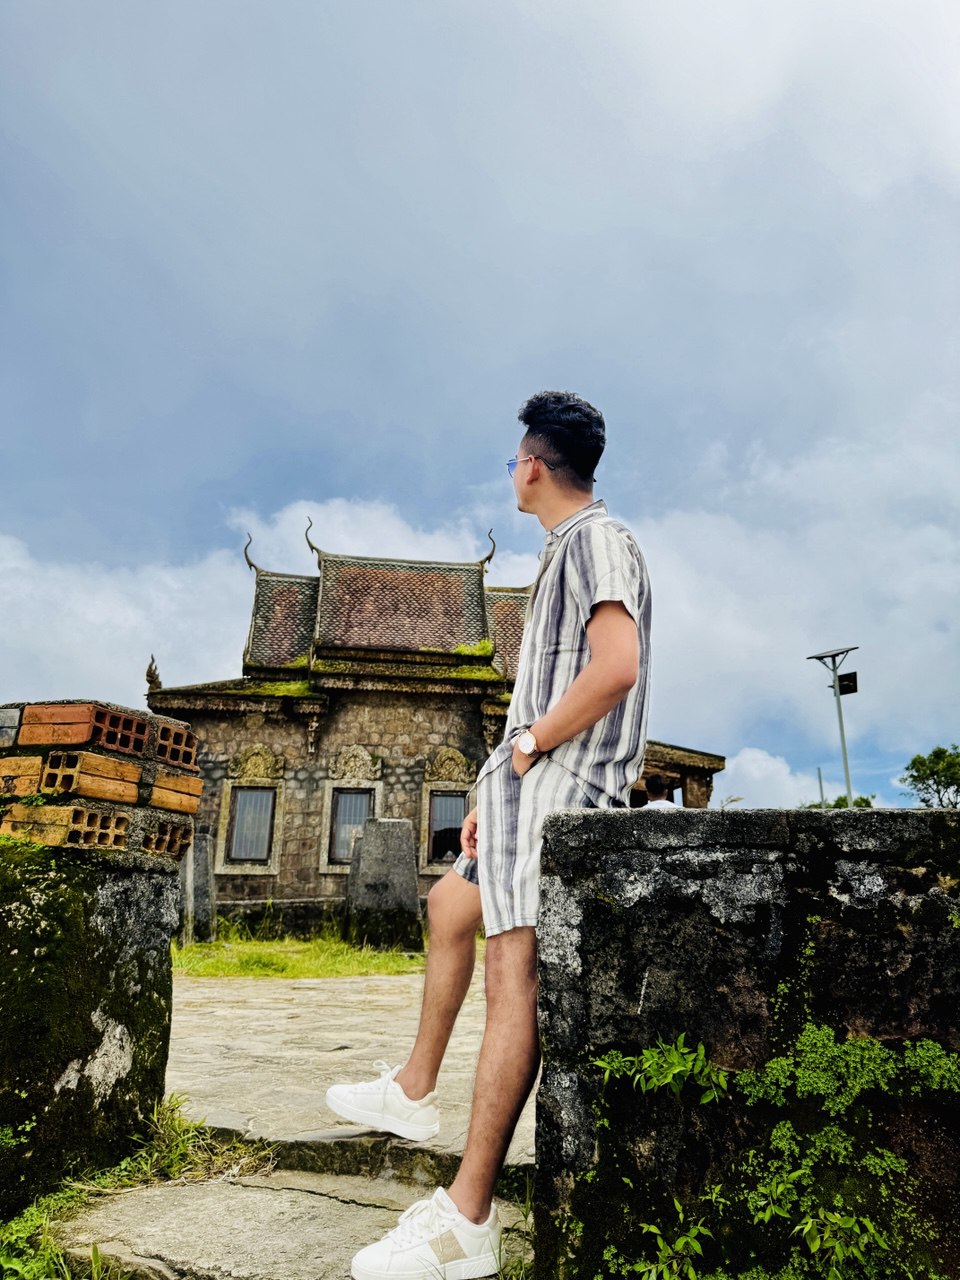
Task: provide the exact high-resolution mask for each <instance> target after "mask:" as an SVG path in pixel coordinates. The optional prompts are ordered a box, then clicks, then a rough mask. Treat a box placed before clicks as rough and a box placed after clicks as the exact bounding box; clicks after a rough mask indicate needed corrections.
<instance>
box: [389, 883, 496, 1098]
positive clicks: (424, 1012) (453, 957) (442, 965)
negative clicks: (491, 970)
mask: <svg viewBox="0 0 960 1280" xmlns="http://www.w3.org/2000/svg"><path fill="white" fill-rule="evenodd" d="M427 918H428V920H429V922H430V946H429V949H428V951H427V969H426V974H425V975H424V983H423V1003H422V1005H421V1008H420V1025H419V1027H418V1029H417V1038H416V1041H415V1042H414V1046H413V1049H412V1051H411V1053H410V1057H409V1059H408V1060H407V1063H406V1065H405V1066H404V1067H403V1069H402V1070H401V1071H400V1072H398V1074H397V1077H396V1080H397V1084H398V1085H399V1086H400V1088H401V1089H402V1090H403V1092H404V1093H405V1094H406V1095H407V1097H408V1098H410V1099H411V1100H412V1101H418V1100H419V1099H420V1098H423V1097H425V1096H426V1095H427V1094H428V1093H430V1092H432V1091H433V1090H434V1089H435V1088H436V1086H437V1073H438V1072H439V1070H440V1064H441V1062H443V1055H444V1054H445V1053H446V1051H447V1045H448V1044H449V1042H450V1035H451V1033H452V1031H453V1026H454V1023H455V1022H456V1020H457V1014H458V1013H459V1012H460V1009H461V1007H462V1005H463V1002H464V999H465V998H466V994H467V990H468V988H469V986H470V979H471V977H472V976H473V966H474V962H475V960H476V954H477V930H478V929H479V928H480V924H481V921H482V914H481V910H480V890H479V889H478V888H477V886H476V885H475V884H470V882H469V881H468V880H464V878H463V876H460V875H457V873H456V872H455V871H448V872H447V874H446V875H445V876H444V877H443V879H442V880H440V881H438V882H437V884H435V885H434V886H433V888H432V889H431V890H430V892H429V894H428V895H427Z"/></svg>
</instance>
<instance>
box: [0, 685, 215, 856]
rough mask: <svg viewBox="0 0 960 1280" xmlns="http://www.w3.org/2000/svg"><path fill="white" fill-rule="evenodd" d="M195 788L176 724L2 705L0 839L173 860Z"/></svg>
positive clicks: (183, 844)
mask: <svg viewBox="0 0 960 1280" xmlns="http://www.w3.org/2000/svg"><path fill="white" fill-rule="evenodd" d="M202 788H203V782H202V780H201V779H200V776H199V768H198V765H197V739H196V735H195V734H193V733H191V732H190V726H189V725H187V724H184V723H182V721H179V720H166V719H163V718H161V717H159V716H153V715H150V714H149V713H147V712H141V711H131V710H130V709H129V708H128V707H117V706H113V705H112V704H110V703H106V702H30V703H9V704H7V705H5V706H0V835H6V836H15V837H17V838H18V839H20V840H32V841H35V842H37V843H38V844H44V845H52V846H54V847H59V846H63V847H65V848H84V849H87V848H90V849H102V850H105V851H107V850H109V851H113V852H126V853H149V854H157V855H160V856H163V857H169V858H180V857H182V855H183V854H184V853H185V852H186V850H187V849H188V847H189V845H190V841H191V840H192V838H193V814H195V813H196V811H197V808H198V806H199V804H200V792H201V790H202ZM18 797H30V798H31V800H32V803H23V801H22V800H18ZM36 797H42V802H38V800H37V799H36Z"/></svg>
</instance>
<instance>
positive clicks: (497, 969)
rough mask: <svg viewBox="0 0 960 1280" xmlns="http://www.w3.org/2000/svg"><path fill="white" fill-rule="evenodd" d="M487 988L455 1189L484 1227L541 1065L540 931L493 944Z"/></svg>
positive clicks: (454, 1195)
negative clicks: (514, 1132) (511, 1142)
mask: <svg viewBox="0 0 960 1280" xmlns="http://www.w3.org/2000/svg"><path fill="white" fill-rule="evenodd" d="M486 987H487V1022H486V1027H485V1029H484V1033H483V1043H482V1044H481V1046H480V1057H479V1060H478V1062H477V1075H476V1080H475V1082H474V1086H473V1109H472V1111H471V1114H470V1129H469V1132H468V1133H467V1145H466V1148H465V1150H464V1153H463V1160H462V1161H461V1164H460V1168H459V1170H458V1172H457V1176H456V1178H455V1179H454V1181H453V1185H452V1186H451V1187H450V1191H449V1195H450V1198H451V1200H453V1202H454V1204H455V1205H456V1206H457V1208H458V1209H459V1210H460V1212H461V1213H462V1214H463V1215H464V1216H465V1217H467V1218H470V1219H471V1221H473V1222H478V1223H482V1222H486V1220H487V1218H488V1217H489V1214H490V1206H491V1204H492V1202H493V1189H494V1186H495V1185H496V1181H497V1178H498V1177H499V1175H500V1170H501V1168H502V1167H503V1162H504V1160H505V1159H506V1155H507V1149H508V1148H509V1146H510V1140H511V1138H512V1137H513V1131H514V1129H515V1128H516V1126H517V1121H518V1120H519V1118H520V1112H521V1111H522V1110H523V1106H524V1103H525V1102H526V1100H527V1098H528V1097H529V1096H530V1090H531V1089H532V1088H533V1082H534V1080H535V1079H536V1077H537V1069H538V1067H539V1065H540V1040H539V1036H538V1033H537V931H536V929H533V928H521V929H511V930H510V931H509V932H507V933H499V934H496V935H495V936H494V937H492V938H488V939H487V958H486Z"/></svg>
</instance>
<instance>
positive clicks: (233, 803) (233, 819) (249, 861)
mask: <svg viewBox="0 0 960 1280" xmlns="http://www.w3.org/2000/svg"><path fill="white" fill-rule="evenodd" d="M251 791H259V792H263V793H265V794H267V795H269V796H270V824H269V828H268V831H267V848H266V856H265V857H263V858H237V857H234V854H233V843H234V840H235V839H236V836H237V807H238V802H239V799H240V797H241V796H242V795H246V794H248V793H249V792H251ZM276 828H277V788H276V787H267V786H250V785H249V784H248V783H245V782H243V783H237V784H235V785H234V786H233V787H232V788H231V790H230V811H229V813H228V815H227V838H226V843H225V845H224V851H223V855H224V859H225V861H226V862H228V863H229V865H230V866H232V867H240V866H242V867H262V866H264V865H266V864H267V863H269V861H270V859H271V857H272V855H273V842H274V838H275V836H276Z"/></svg>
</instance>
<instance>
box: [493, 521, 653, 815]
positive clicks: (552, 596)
mask: <svg viewBox="0 0 960 1280" xmlns="http://www.w3.org/2000/svg"><path fill="white" fill-rule="evenodd" d="M605 600H618V601H620V603H621V604H622V605H623V606H624V608H625V609H626V610H627V612H628V613H629V614H630V616H631V618H633V620H634V622H635V623H636V624H637V634H638V636H639V641H640V667H639V672H638V676H637V681H636V683H635V684H634V685H633V687H632V688H631V689H630V691H629V693H628V694H627V695H626V697H625V698H624V699H623V700H622V701H621V702H619V703H618V704H617V705H616V706H615V707H614V708H613V709H612V710H611V711H609V712H608V713H607V715H605V716H604V717H603V718H602V719H600V720H598V721H597V722H596V724H594V725H592V726H591V727H590V728H589V729H585V730H584V731H583V732H582V733H579V734H577V735H576V737H574V738H571V739H570V740H569V741H567V742H561V743H560V744H559V745H558V746H556V747H554V748H553V749H552V750H551V752H550V757H551V759H553V760H554V761H555V762H556V763H557V764H559V765H562V766H563V768H565V769H567V770H568V771H569V772H570V773H572V774H573V775H574V777H576V778H577V779H578V780H579V782H580V783H581V785H582V786H583V788H584V790H585V791H586V792H587V794H588V795H589V796H590V797H591V799H592V800H593V801H594V802H595V803H596V804H598V805H600V806H602V807H608V806H610V805H618V804H626V803H627V793H628V791H629V790H630V788H631V787H632V786H633V784H634V783H635V782H636V780H637V778H638V776H639V774H640V768H641V765H642V764H643V752H644V746H645V744H646V724H647V675H648V670H649V666H650V585H649V580H648V578H647V567H646V565H645V563H644V560H643V556H642V554H641V552H640V548H639V547H638V546H637V543H636V540H635V538H634V536H633V534H632V533H631V532H630V530H629V529H628V528H627V527H626V526H625V525H623V524H621V523H620V522H619V521H618V520H614V519H612V518H611V517H610V516H609V515H608V514H607V508H606V506H605V505H604V503H603V502H593V503H591V504H590V505H589V506H588V507H584V508H582V509H581V510H580V511H577V512H575V513H574V514H573V515H572V516H570V517H569V518H568V519H566V520H564V521H563V522H562V523H561V524H559V525H557V527H556V528H555V529H551V530H550V531H549V532H548V533H547V535H546V541H545V545H544V549H543V552H542V553H541V556H540V569H539V572H538V573H537V580H536V582H535V583H534V585H533V589H532V591H531V593H530V601H529V604H528V606H527V616H526V622H525V625H524V631H523V641H522V644H521V648H520V659H519V663H518V667H517V678H516V682H515V684H514V689H513V697H512V699H511V702H510V712H509V715H508V717H507V726H506V733H505V735H504V746H503V747H501V748H499V749H498V752H499V751H503V750H504V749H505V748H506V747H507V746H508V745H509V744H510V743H512V741H513V739H514V738H515V737H516V736H517V734H518V733H520V732H522V731H523V730H524V729H526V728H529V726H530V725H532V724H533V723H534V722H535V721H536V720H538V719H539V718H540V717H541V716H543V715H546V713H547V712H548V711H549V710H550V708H551V707H552V706H554V705H555V704H556V703H557V702H558V701H559V700H560V698H561V697H562V696H563V695H564V693H566V691H567V689H569V687H570V685H571V684H572V683H573V681H574V680H575V679H576V678H577V676H578V675H579V674H580V672H581V671H582V670H583V668H584V667H585V666H586V665H587V663H588V662H589V660H590V646H589V644H588V643H587V623H588V622H589V621H590V616H591V614H592V612H593V610H594V608H595V607H596V606H597V605H598V604H600V603H602V602H603V601H605ZM495 754H497V753H495Z"/></svg>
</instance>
